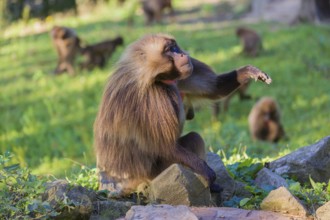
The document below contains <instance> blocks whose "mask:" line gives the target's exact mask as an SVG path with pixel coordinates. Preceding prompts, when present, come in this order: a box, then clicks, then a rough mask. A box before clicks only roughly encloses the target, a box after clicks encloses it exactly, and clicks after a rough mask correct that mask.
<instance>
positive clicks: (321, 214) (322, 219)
mask: <svg viewBox="0 0 330 220" xmlns="http://www.w3.org/2000/svg"><path fill="white" fill-rule="evenodd" d="M316 217H317V220H329V219H330V201H329V202H327V203H325V204H324V205H323V206H321V207H320V208H318V209H317V210H316Z"/></svg>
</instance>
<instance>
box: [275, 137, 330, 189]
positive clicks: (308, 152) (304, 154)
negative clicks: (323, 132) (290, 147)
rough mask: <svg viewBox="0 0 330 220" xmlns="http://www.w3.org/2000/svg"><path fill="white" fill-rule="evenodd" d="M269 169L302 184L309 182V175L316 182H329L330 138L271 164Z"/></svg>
mask: <svg viewBox="0 0 330 220" xmlns="http://www.w3.org/2000/svg"><path fill="white" fill-rule="evenodd" d="M269 169H270V170H271V171H273V172H275V173H277V174H279V175H281V176H283V175H288V176H290V177H295V178H297V180H298V181H299V182H301V183H306V182H309V175H310V176H311V178H312V179H313V180H314V181H316V182H328V181H329V179H330V136H328V137H326V138H324V139H322V140H320V141H319V142H317V143H315V144H313V145H311V146H306V147H302V148H300V149H298V150H296V151H294V152H292V153H290V154H288V155H286V156H284V157H282V158H279V159H277V160H275V161H273V162H271V163H270V164H269Z"/></svg>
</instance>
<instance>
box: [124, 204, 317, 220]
mask: <svg viewBox="0 0 330 220" xmlns="http://www.w3.org/2000/svg"><path fill="white" fill-rule="evenodd" d="M149 219H154V220H197V219H203V220H258V219H259V220H261V219H265V220H266V219H267V220H307V219H309V218H307V217H302V216H292V215H284V214H281V213H275V212H270V211H260V210H244V209H236V208H224V207H221V208H219V207H186V206H182V205H181V206H170V205H149V206H133V207H132V208H131V209H130V210H129V211H128V212H127V213H126V216H125V218H121V219H120V220H149ZM309 220H310V219H309Z"/></svg>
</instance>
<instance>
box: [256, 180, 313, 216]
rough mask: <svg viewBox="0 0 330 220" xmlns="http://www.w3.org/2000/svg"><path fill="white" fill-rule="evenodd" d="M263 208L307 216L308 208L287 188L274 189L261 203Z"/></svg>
mask: <svg viewBox="0 0 330 220" xmlns="http://www.w3.org/2000/svg"><path fill="white" fill-rule="evenodd" d="M260 208H261V210H267V211H273V212H280V213H283V214H290V215H295V216H303V217H305V216H307V210H306V208H305V207H304V206H303V205H302V204H301V203H300V201H299V200H298V199H297V198H296V197H294V196H293V195H292V194H291V193H290V192H289V190H288V189H287V188H285V187H283V186H282V187H280V188H278V189H275V190H272V191H271V192H270V193H269V194H268V196H267V197H266V198H265V199H264V200H263V201H262V202H261V204H260Z"/></svg>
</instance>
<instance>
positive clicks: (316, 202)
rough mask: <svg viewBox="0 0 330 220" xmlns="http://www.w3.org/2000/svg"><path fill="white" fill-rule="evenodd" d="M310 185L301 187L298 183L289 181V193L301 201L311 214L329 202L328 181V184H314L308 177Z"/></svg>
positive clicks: (329, 189)
mask: <svg viewBox="0 0 330 220" xmlns="http://www.w3.org/2000/svg"><path fill="white" fill-rule="evenodd" d="M309 181H310V184H306V185H305V186H301V184H300V183H298V182H294V181H292V180H290V182H289V183H290V185H289V186H290V187H289V189H290V191H291V192H292V193H293V194H294V195H295V196H296V197H298V198H299V199H300V200H301V201H303V202H304V203H305V204H306V206H307V207H308V208H309V209H310V211H311V212H312V213H314V212H315V210H316V209H317V208H318V207H320V206H321V205H323V204H324V203H326V202H327V201H330V181H329V182H328V183H319V182H315V181H314V180H313V179H312V178H311V177H309Z"/></svg>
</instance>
